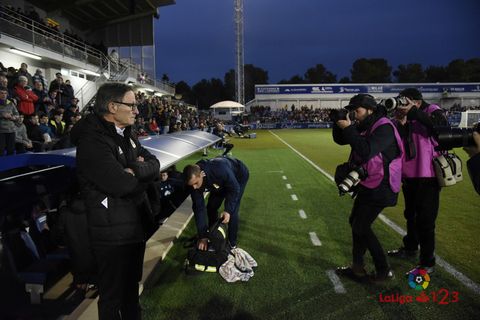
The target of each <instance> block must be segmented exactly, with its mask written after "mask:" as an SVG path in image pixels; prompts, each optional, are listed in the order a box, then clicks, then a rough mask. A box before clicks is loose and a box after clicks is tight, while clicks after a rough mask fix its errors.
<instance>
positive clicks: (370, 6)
mask: <svg viewBox="0 0 480 320" xmlns="http://www.w3.org/2000/svg"><path fill="white" fill-rule="evenodd" d="M244 16H245V20H244V24H245V31H244V37H245V63H246V64H247V63H250V64H254V65H255V66H257V67H260V68H263V69H265V70H267V71H268V74H269V82H270V83H276V82H278V81H279V80H281V79H288V78H290V77H291V76H293V75H295V74H299V75H301V76H303V74H304V73H305V71H306V70H307V69H308V68H310V67H312V66H314V65H315V64H317V63H322V64H323V65H325V67H326V68H327V69H328V70H329V71H331V72H332V73H334V74H336V75H337V79H340V78H341V77H343V76H350V69H351V67H352V64H353V62H354V61H355V60H356V59H357V58H362V57H364V58H385V59H387V61H388V62H389V64H390V65H391V66H392V67H393V69H395V68H396V67H397V66H398V65H399V64H408V63H421V64H422V65H423V66H429V65H446V64H448V62H450V61H451V60H453V59H457V58H461V59H471V58H474V57H480V0H363V1H362V0H289V1H287V0H244ZM155 38H156V41H155V42H156V50H157V52H156V55H157V60H156V61H157V74H158V75H160V76H161V75H162V74H163V73H166V74H168V75H169V77H170V80H171V81H174V82H178V81H181V80H184V81H186V82H187V83H188V84H190V85H193V84H195V83H196V82H198V81H199V80H201V79H202V78H206V79H210V78H212V77H215V78H220V79H222V80H223V77H224V75H225V73H226V72H227V71H228V70H229V69H234V68H235V35H234V24H233V0H177V4H175V5H172V6H167V7H163V8H160V19H159V20H156V26H155Z"/></svg>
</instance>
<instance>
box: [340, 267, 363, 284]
mask: <svg viewBox="0 0 480 320" xmlns="http://www.w3.org/2000/svg"><path fill="white" fill-rule="evenodd" d="M335 273H336V274H337V275H339V276H344V277H347V278H350V279H352V280H355V281H363V280H365V279H366V278H367V271H366V270H365V267H363V266H355V265H352V266H344V267H338V268H337V269H336V270H335Z"/></svg>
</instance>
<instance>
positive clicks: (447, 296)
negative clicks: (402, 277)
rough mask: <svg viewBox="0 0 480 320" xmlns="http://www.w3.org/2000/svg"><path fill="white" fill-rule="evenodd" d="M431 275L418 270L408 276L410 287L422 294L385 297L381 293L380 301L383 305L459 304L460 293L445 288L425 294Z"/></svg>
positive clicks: (388, 295) (389, 295)
mask: <svg viewBox="0 0 480 320" xmlns="http://www.w3.org/2000/svg"><path fill="white" fill-rule="evenodd" d="M430 280H431V279H430V275H429V274H428V273H427V271H426V270H425V269H422V268H416V269H415V270H413V271H412V272H410V274H409V275H408V286H409V287H410V288H412V289H414V290H416V291H420V294H419V295H417V296H413V295H409V294H405V295H403V294H399V293H392V294H387V295H384V294H382V293H380V295H379V299H378V301H379V302H381V303H398V304H406V303H413V302H415V301H416V302H419V303H435V304H439V305H447V304H450V303H457V302H458V301H459V300H460V298H459V293H458V291H450V290H448V289H445V288H441V289H439V290H436V291H431V292H429V293H427V292H425V289H427V287H428V285H429V284H430Z"/></svg>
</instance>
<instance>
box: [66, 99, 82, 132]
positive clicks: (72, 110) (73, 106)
mask: <svg viewBox="0 0 480 320" xmlns="http://www.w3.org/2000/svg"><path fill="white" fill-rule="evenodd" d="M79 111H80V110H79V107H78V99H77V98H73V99H72V102H71V103H70V105H69V106H68V107H66V109H65V112H64V114H63V120H64V121H65V124H66V125H67V127H68V126H69V125H71V124H72V119H71V118H72V116H73V115H74V114H76V113H78V112H79Z"/></svg>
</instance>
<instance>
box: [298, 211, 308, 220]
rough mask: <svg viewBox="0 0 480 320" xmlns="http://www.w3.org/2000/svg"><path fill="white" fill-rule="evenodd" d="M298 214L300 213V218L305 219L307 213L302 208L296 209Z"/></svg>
mask: <svg viewBox="0 0 480 320" xmlns="http://www.w3.org/2000/svg"><path fill="white" fill-rule="evenodd" d="M298 214H299V215H300V218H302V219H307V214H306V213H305V211H303V210H302V209H300V210H298Z"/></svg>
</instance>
